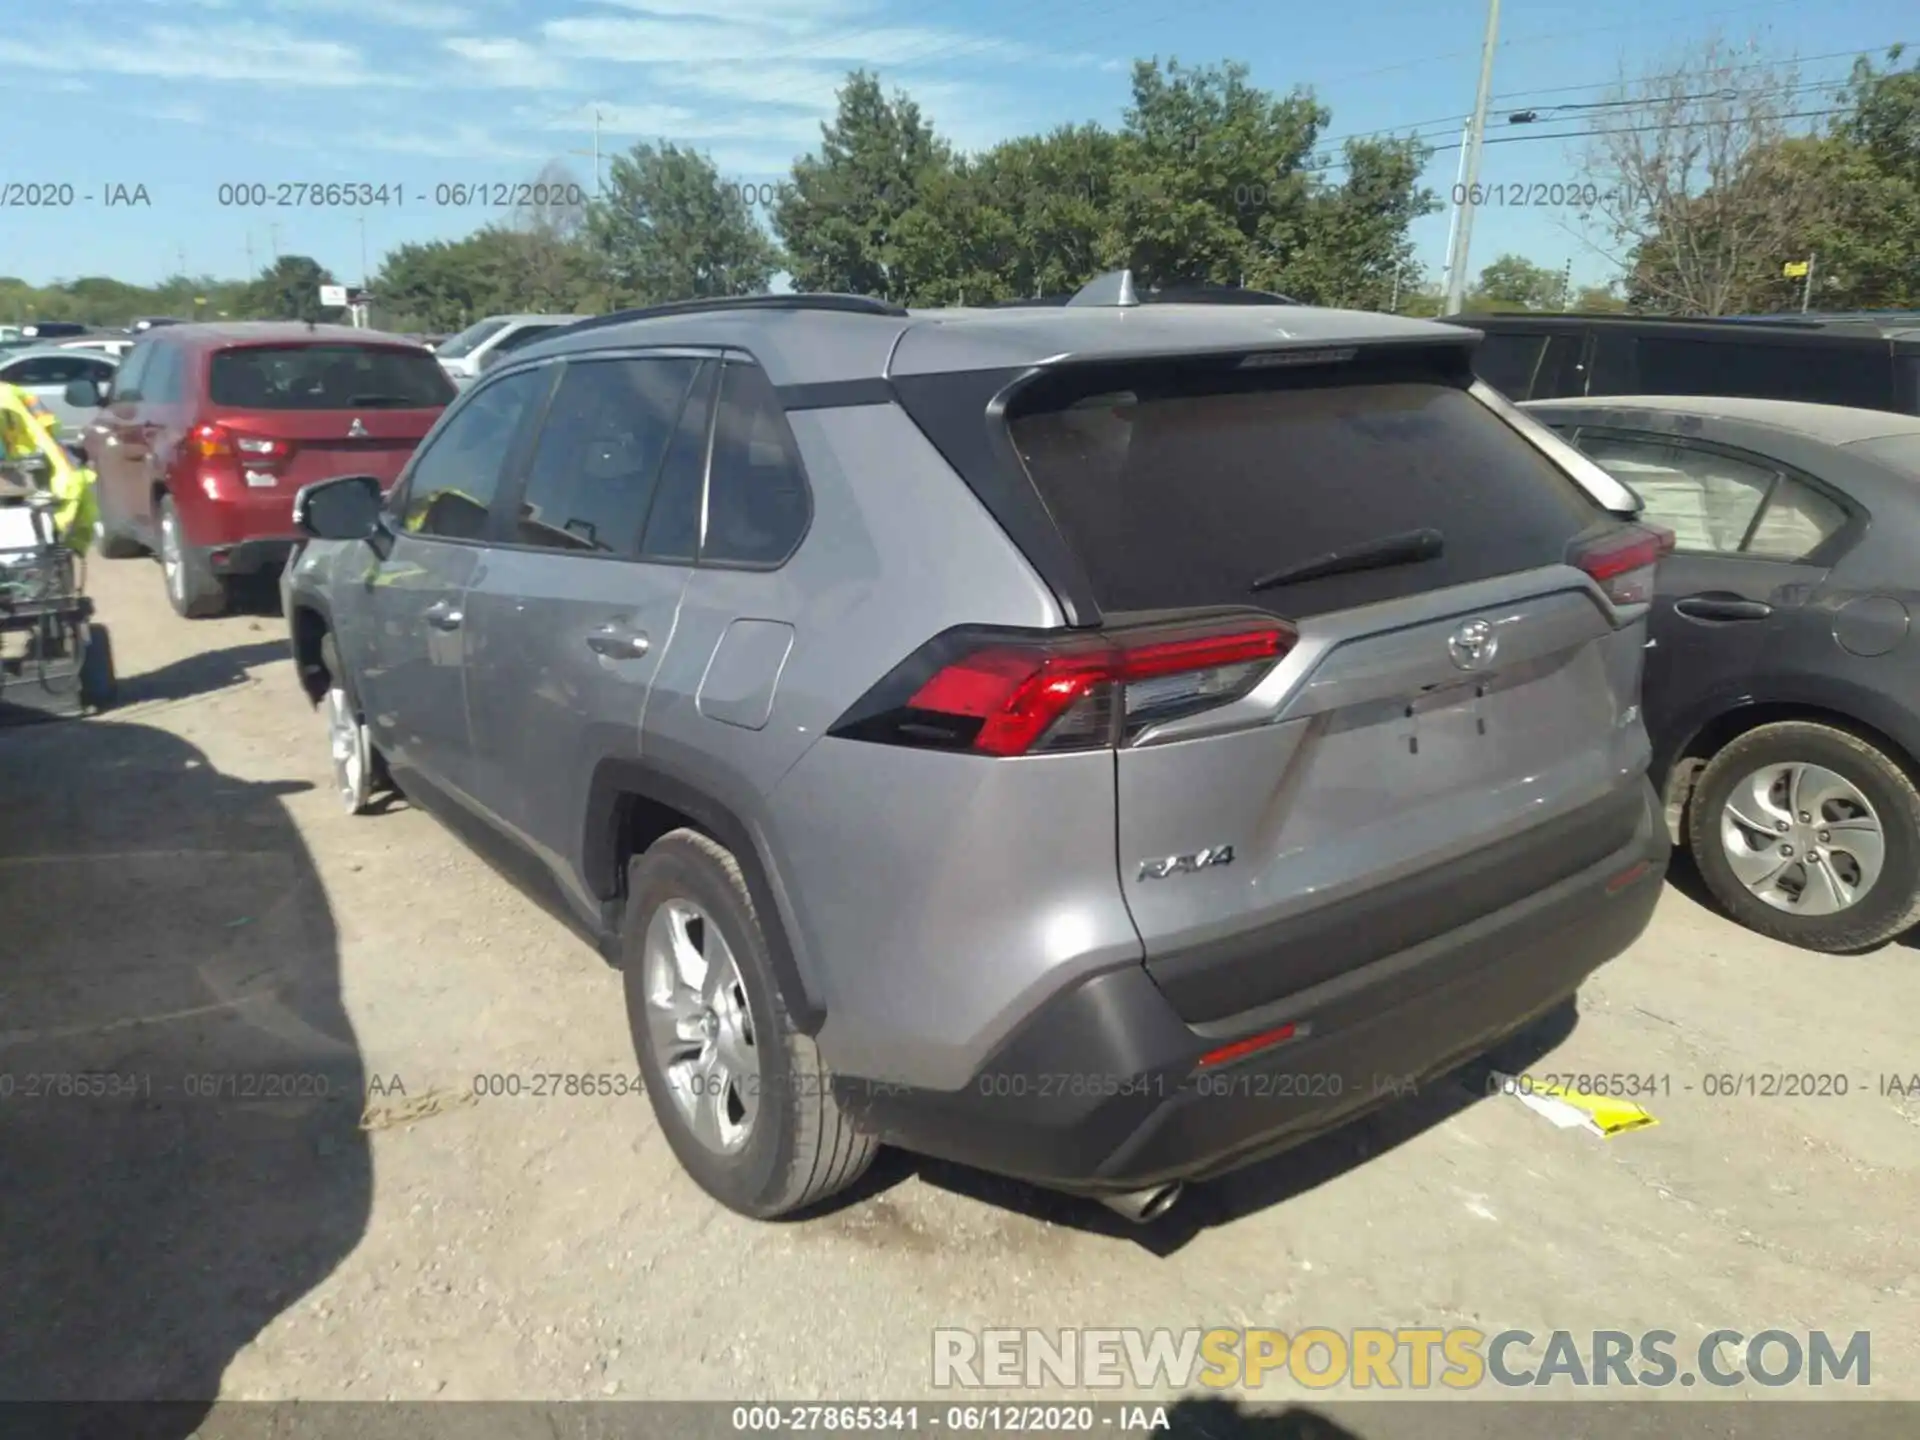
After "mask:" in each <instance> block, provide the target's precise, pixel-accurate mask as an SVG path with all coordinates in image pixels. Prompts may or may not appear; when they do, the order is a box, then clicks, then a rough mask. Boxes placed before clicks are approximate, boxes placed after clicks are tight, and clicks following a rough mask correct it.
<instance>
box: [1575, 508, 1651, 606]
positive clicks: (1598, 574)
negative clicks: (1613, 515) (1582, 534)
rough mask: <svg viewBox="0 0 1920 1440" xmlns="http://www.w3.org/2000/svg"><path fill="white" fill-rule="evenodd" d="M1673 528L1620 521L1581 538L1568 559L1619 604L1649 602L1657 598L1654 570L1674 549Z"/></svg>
mask: <svg viewBox="0 0 1920 1440" xmlns="http://www.w3.org/2000/svg"><path fill="white" fill-rule="evenodd" d="M1673 543H1674V537H1673V532H1672V531H1671V530H1665V529H1662V528H1661V527H1660V526H1658V525H1640V524H1634V525H1619V526H1612V527H1609V528H1608V529H1607V530H1605V531H1604V532H1602V533H1601V534H1599V535H1596V536H1593V537H1590V538H1587V539H1583V540H1577V541H1575V542H1574V545H1573V548H1572V551H1571V552H1570V553H1569V554H1568V556H1567V559H1568V560H1569V561H1570V562H1571V563H1572V564H1575V565H1578V566H1579V567H1580V568H1581V569H1582V570H1584V571H1586V572H1587V574H1589V575H1591V576H1592V577H1593V578H1594V580H1596V581H1597V582H1598V583H1599V586H1600V588H1601V589H1602V590H1603V591H1605V592H1606V596H1607V598H1608V599H1609V600H1611V601H1612V602H1613V603H1614V604H1616V605H1645V604H1647V603H1648V602H1649V601H1651V600H1652V599H1653V582H1654V572H1655V570H1656V568H1657V567H1658V566H1659V564H1660V557H1661V556H1663V555H1667V554H1670V553H1671V552H1672V550H1673Z"/></svg>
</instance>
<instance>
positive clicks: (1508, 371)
mask: <svg viewBox="0 0 1920 1440" xmlns="http://www.w3.org/2000/svg"><path fill="white" fill-rule="evenodd" d="M1546 346H1547V337H1546V336H1545V335H1544V334H1542V333H1540V332H1539V331H1534V332H1533V333H1531V334H1515V333H1513V332H1512V331H1505V332H1502V331H1493V332H1490V333H1489V334H1488V336H1487V338H1486V339H1485V340H1482V341H1481V342H1480V348H1479V349H1478V350H1476V351H1474V353H1473V369H1474V373H1475V374H1476V375H1478V376H1479V377H1480V378H1481V379H1482V380H1484V381H1486V382H1487V384H1489V385H1491V386H1492V387H1493V388H1494V389H1496V390H1498V391H1499V392H1500V393H1501V394H1502V395H1504V396H1506V397H1507V398H1508V399H1509V400H1525V399H1527V398H1529V396H1530V395H1531V393H1532V391H1533V372H1534V370H1535V369H1536V368H1538V366H1539V364H1540V352H1541V351H1543V350H1545V349H1546Z"/></svg>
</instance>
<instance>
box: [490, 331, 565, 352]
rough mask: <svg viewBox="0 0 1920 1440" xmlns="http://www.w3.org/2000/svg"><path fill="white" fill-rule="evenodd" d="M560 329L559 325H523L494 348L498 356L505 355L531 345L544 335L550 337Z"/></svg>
mask: <svg viewBox="0 0 1920 1440" xmlns="http://www.w3.org/2000/svg"><path fill="white" fill-rule="evenodd" d="M559 328H560V327H559V326H558V325H522V326H521V327H520V328H519V329H518V330H515V331H514V332H513V333H512V334H510V335H508V336H507V337H506V338H505V339H503V340H502V341H501V342H500V343H499V344H498V345H496V346H494V347H493V353H494V354H496V355H505V354H506V353H507V352H508V351H510V350H518V349H519V348H520V347H521V346H522V345H531V344H532V343H533V342H534V341H536V340H538V339H539V338H540V337H541V336H542V335H550V334H552V333H553V332H554V331H555V330H558V329H559Z"/></svg>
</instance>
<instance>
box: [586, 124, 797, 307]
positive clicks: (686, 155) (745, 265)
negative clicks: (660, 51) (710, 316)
mask: <svg viewBox="0 0 1920 1440" xmlns="http://www.w3.org/2000/svg"><path fill="white" fill-rule="evenodd" d="M586 246H587V249H588V252H589V255H590V257H591V261H590V263H591V264H592V265H593V267H594V270H595V273H596V277H597V280H598V286H599V296H598V298H599V300H600V301H601V303H603V304H604V305H607V306H610V307H614V308H619V307H624V306H631V305H651V304H658V303H661V302H663V301H668V300H689V299H694V298H696V297H701V296H717V295H757V294H764V293H765V292H766V289H767V286H768V284H769V283H770V282H771V281H772V279H773V276H774V274H775V272H776V271H778V270H779V268H780V252H779V250H778V248H777V247H776V246H775V245H774V244H773V242H772V241H771V240H769V239H768V238H767V235H766V232H765V231H763V230H761V228H760V227H759V225H758V224H757V223H756V222H755V221H754V218H753V212H752V210H751V209H750V208H749V207H748V205H747V201H746V198H745V197H744V196H743V195H742V194H741V193H740V192H739V191H738V190H737V189H732V188H729V187H727V186H725V185H722V184H721V183H720V175H719V172H718V171H717V170H715V169H714V166H713V162H712V161H711V160H710V159H708V158H707V157H706V156H705V155H703V154H701V153H700V152H698V151H695V150H685V149H682V148H680V147H679V146H677V145H673V144H670V143H666V142H662V143H661V144H659V145H648V144H640V145H635V146H634V147H633V149H631V150H630V151H628V152H627V153H626V154H624V155H616V156H615V157H614V158H613V163H612V165H611V166H610V167H609V173H608V178H607V193H606V195H605V197H604V198H602V199H597V200H594V201H592V202H591V203H589V204H588V206H587V210H586Z"/></svg>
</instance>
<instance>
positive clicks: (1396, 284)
mask: <svg viewBox="0 0 1920 1440" xmlns="http://www.w3.org/2000/svg"><path fill="white" fill-rule="evenodd" d="M1405 264H1406V261H1405V260H1404V259H1401V260H1396V261H1394V262H1393V299H1391V300H1389V301H1388V302H1387V313H1388V314H1389V315H1398V314H1399V313H1400V267H1401V266H1403V265H1405Z"/></svg>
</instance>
